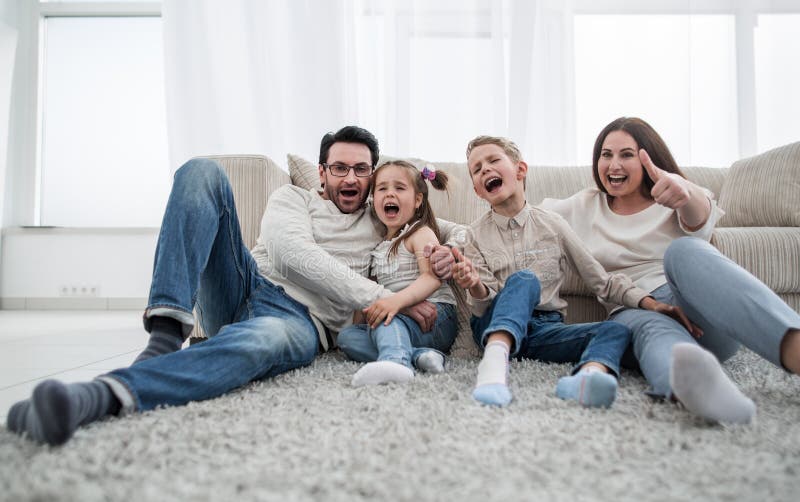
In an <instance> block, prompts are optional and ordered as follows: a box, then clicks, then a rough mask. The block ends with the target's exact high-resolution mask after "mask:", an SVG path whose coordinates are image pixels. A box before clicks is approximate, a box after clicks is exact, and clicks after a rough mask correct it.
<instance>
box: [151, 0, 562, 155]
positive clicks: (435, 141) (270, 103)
mask: <svg viewBox="0 0 800 502" xmlns="http://www.w3.org/2000/svg"><path fill="white" fill-rule="evenodd" d="M564 5H565V4H564V3H563V2H542V1H526V0H513V1H512V0H505V1H491V0H472V1H464V0H449V1H448V0H445V1H437V2H430V1H413V0H405V1H404V0H390V1H381V0H304V1H297V0H265V1H258V2H256V1H248V0H226V1H224V2H223V1H219V0H192V1H188V0H166V1H165V2H164V4H163V9H162V15H163V20H164V42H165V43H164V45H165V64H166V73H165V78H166V83H167V114H168V129H169V140H170V141H169V142H170V158H171V164H172V167H173V169H175V168H177V167H178V166H179V165H180V164H181V163H182V162H183V161H185V160H186V159H188V158H190V157H192V156H195V155H202V154H210V153H232V152H239V153H245V152H251V153H264V154H267V155H269V156H270V157H272V158H274V159H275V160H277V161H278V162H279V163H281V164H282V163H283V156H284V155H285V154H286V153H287V152H295V153H300V154H303V155H305V156H307V157H310V158H314V157H315V156H316V154H317V148H318V144H319V139H320V138H321V136H322V134H323V133H325V132H326V131H329V130H335V129H337V128H339V127H341V126H342V125H345V124H350V123H353V124H359V125H361V126H363V127H366V128H368V129H370V130H372V131H373V132H374V133H375V134H376V135H377V136H378V138H379V140H380V141H381V144H382V149H383V151H385V152H386V153H390V154H396V155H415V156H419V157H425V158H428V159H431V160H445V159H446V160H452V159H461V158H463V155H464V154H463V152H464V147H465V146H466V143H467V141H469V139H471V138H472V137H474V136H475V135H477V134H481V133H492V134H501V135H509V136H511V137H513V138H515V139H516V140H517V141H518V142H519V143H520V146H521V147H522V148H523V149H524V150H525V151H530V152H533V159H532V160H537V161H542V162H550V163H557V162H562V163H563V162H564V161H571V160H574V159H571V158H570V155H571V154H572V153H573V152H574V151H575V148H574V134H572V133H570V132H569V131H572V130H574V126H573V122H574V118H573V117H574V105H573V103H574V98H573V96H572V92H573V91H572V84H571V81H572V79H571V70H568V69H570V68H571V50H570V47H571V45H570V44H571V42H570V40H571V38H570V37H571V34H570V32H569V30H568V28H567V27H565V26H568V25H569V23H565V22H564V19H566V18H567V17H568V16H567V14H566V12H567V7H564ZM566 5H568V4H566ZM543 75H547V76H548V78H542V76H543ZM509 93H510V94H511V96H510V94H509ZM512 96H513V99H509V98H510V97H512ZM509 103H511V104H509ZM543 117H552V119H547V120H543Z"/></svg>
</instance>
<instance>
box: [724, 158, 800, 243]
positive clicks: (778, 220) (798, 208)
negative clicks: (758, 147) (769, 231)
mask: <svg viewBox="0 0 800 502" xmlns="http://www.w3.org/2000/svg"><path fill="white" fill-rule="evenodd" d="M719 205H720V207H721V208H722V209H724V210H725V213H726V214H725V216H723V217H722V219H721V220H720V226H725V227H759V226H765V227H792V226H800V142H797V143H791V144H789V145H785V146H782V147H779V148H775V149H773V150H770V151H768V152H765V153H762V154H760V155H756V156H755V157H750V158H747V159H742V160H739V161H737V162H734V163H733V165H732V166H731V169H730V173H729V174H728V177H727V179H726V180H725V184H724V185H723V186H722V193H721V194H720V197H719Z"/></svg>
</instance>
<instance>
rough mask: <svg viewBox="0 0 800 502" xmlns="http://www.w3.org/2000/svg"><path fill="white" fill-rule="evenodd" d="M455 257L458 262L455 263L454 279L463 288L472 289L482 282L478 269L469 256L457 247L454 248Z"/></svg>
mask: <svg viewBox="0 0 800 502" xmlns="http://www.w3.org/2000/svg"><path fill="white" fill-rule="evenodd" d="M453 258H454V259H455V261H456V264H455V265H453V279H454V280H455V281H456V284H458V285H459V286H460V287H461V288H463V289H470V288H473V287H475V286H477V285H478V284H480V283H481V278H480V277H479V276H478V271H477V270H475V268H474V267H473V266H472V262H471V261H470V260H469V258H467V257H466V256H464V255H463V254H461V251H459V250H458V249H456V248H453Z"/></svg>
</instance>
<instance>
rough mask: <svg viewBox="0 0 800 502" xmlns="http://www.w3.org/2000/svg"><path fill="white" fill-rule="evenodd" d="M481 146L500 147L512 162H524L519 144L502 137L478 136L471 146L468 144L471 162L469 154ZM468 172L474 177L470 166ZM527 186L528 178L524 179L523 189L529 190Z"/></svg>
mask: <svg viewBox="0 0 800 502" xmlns="http://www.w3.org/2000/svg"><path fill="white" fill-rule="evenodd" d="M481 145H497V146H499V147H500V148H502V149H503V152H504V153H505V154H506V155H508V158H509V159H510V160H511V162H514V163H516V162H519V161H521V160H522V153H521V152H520V151H519V147H518V146H517V144H516V143H514V142H513V141H511V140H510V139H508V138H503V137H502V136H478V137H477V138H475V139H473V140H472V141H470V142H469V144H467V160H469V154H470V152H472V149H473V148H475V147H477V146H481ZM467 172H470V176H472V174H471V171H469V166H467ZM527 186H528V178H527V177H525V178H522V187H523V188H527Z"/></svg>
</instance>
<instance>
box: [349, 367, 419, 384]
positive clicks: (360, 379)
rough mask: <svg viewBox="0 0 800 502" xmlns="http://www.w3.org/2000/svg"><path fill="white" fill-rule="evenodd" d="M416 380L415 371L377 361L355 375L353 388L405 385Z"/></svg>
mask: <svg viewBox="0 0 800 502" xmlns="http://www.w3.org/2000/svg"><path fill="white" fill-rule="evenodd" d="M413 379H414V371H413V370H412V369H411V368H408V367H406V366H403V365H402V364H400V363H395V362H392V361H375V362H372V363H367V364H365V365H364V366H363V367H362V368H361V369H360V370H358V371H356V374H355V375H353V381H352V384H353V387H361V386H362V385H379V384H382V383H391V382H396V383H404V382H408V381H411V380H413Z"/></svg>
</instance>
